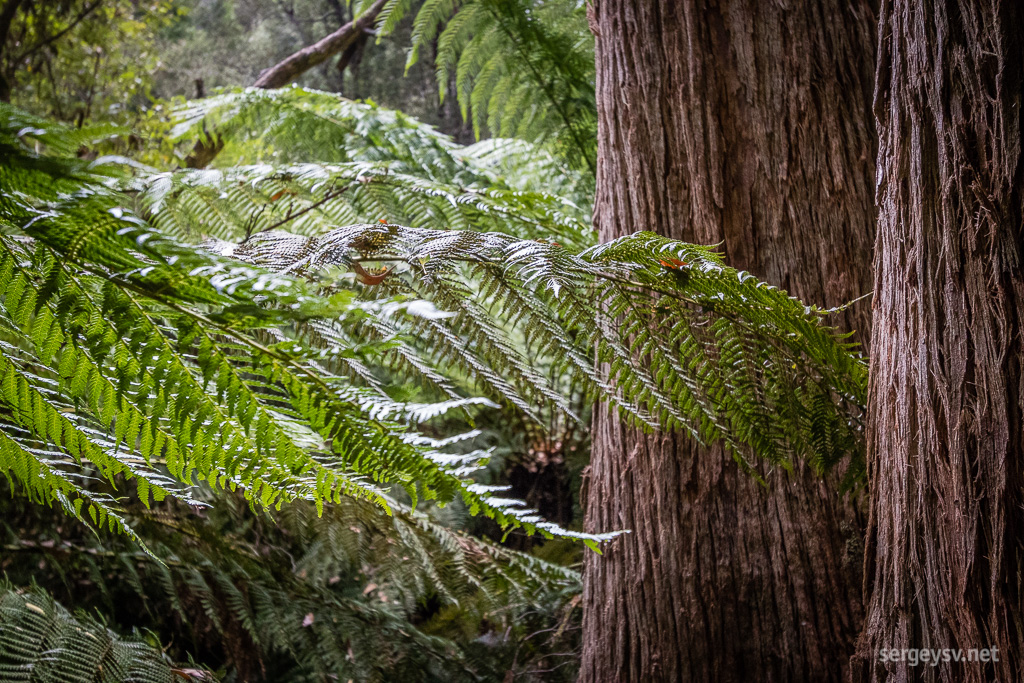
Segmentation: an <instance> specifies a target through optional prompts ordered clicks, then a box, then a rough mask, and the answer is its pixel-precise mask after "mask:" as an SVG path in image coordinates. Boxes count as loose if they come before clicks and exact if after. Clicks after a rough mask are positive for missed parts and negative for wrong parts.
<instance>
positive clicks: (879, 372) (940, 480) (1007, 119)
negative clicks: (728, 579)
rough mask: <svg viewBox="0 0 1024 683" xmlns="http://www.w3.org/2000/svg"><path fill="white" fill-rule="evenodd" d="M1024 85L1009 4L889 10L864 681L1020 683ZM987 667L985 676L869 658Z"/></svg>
mask: <svg viewBox="0 0 1024 683" xmlns="http://www.w3.org/2000/svg"><path fill="white" fill-rule="evenodd" d="M1022 69H1024V8H1022V6H1021V5H1020V3H1019V2H1015V1H1014V0H991V1H987V2H958V1H955V0H942V1H934V0H924V1H921V2H904V1H902V0H899V1H895V2H894V1H892V0H887V1H886V2H883V3H882V8H881V18H880V22H879V51H878V74H877V84H876V94H875V113H876V116H877V119H878V128H879V154H878V179H879V183H878V190H877V198H876V201H877V203H878V207H879V229H878V242H877V245H876V264H875V267H876V274H875V291H876V294H875V312H874V314H875V317H874V320H875V322H874V337H873V339H872V349H873V350H874V353H873V356H872V368H871V388H870V392H869V405H870V409H869V416H868V458H869V459H868V466H869V475H870V481H871V499H872V509H871V520H872V521H871V525H870V528H869V536H868V539H869V543H868V551H869V552H868V557H867V561H868V564H867V567H868V569H869V571H872V574H871V575H870V576H868V577H867V579H868V581H869V582H870V583H869V586H870V587H871V589H872V590H871V599H870V602H869V605H868V613H867V620H866V625H865V633H864V637H863V639H862V641H861V644H860V647H859V649H858V658H857V659H856V660H855V674H856V679H857V680H871V681H883V680H885V681H907V680H924V681H967V682H971V681H990V680H997V681H1020V680H1024V623H1022V614H1021V612H1022V608H1024V590H1022V581H1024V578H1022V567H1024V493H1022V492H1024V472H1022V468H1024V425H1022V413H1024V403H1022V401H1024V390H1022V383H1024V374H1022V365H1024V341H1022V332H1024V330H1022V320H1021V316H1022V311H1024V266H1022V258H1024V164H1022V162H1021V105H1022V98H1024V97H1022V91H1024V85H1022V81H1024V71H1022ZM989 647H996V648H998V652H997V656H998V658H999V661H998V662H990V663H987V664H986V663H982V662H973V663H966V664H965V663H957V662H954V661H940V662H939V663H938V665H937V666H932V665H931V663H930V662H929V663H928V664H926V665H918V666H916V667H912V666H910V665H909V662H908V661H899V662H896V663H892V662H887V663H883V662H881V661H880V657H879V651H880V650H882V649H885V650H891V649H894V648H895V649H898V650H903V649H907V648H931V649H935V650H942V649H946V648H949V649H951V650H954V651H955V650H962V651H963V654H964V655H965V656H966V655H967V654H968V651H969V650H970V649H972V648H979V649H980V648H989ZM900 658H901V660H902V658H903V657H902V655H901V656H900Z"/></svg>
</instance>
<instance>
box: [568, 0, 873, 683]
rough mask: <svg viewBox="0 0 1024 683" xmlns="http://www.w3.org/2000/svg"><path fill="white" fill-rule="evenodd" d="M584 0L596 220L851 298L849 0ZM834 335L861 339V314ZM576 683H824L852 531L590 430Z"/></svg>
mask: <svg viewBox="0 0 1024 683" xmlns="http://www.w3.org/2000/svg"><path fill="white" fill-rule="evenodd" d="M782 4H783V3H775V2H761V1H759V0H734V1H728V2H698V1H697V0H599V1H598V2H597V3H596V4H595V6H594V9H593V10H592V16H591V25H592V29H593V30H594V32H595V34H596V37H597V96H598V113H599V160H598V194H597V204H596V210H595V221H596V224H597V226H598V228H599V231H600V237H601V239H602V240H608V239H612V238H615V237H618V236H621V235H624V234H628V233H630V232H633V231H636V230H654V231H656V232H658V233H660V234H663V235H666V236H668V237H673V238H677V239H682V240H687V241H691V242H699V243H704V244H718V243H720V244H721V249H722V250H723V251H724V252H725V256H726V260H727V262H728V263H729V264H730V265H733V266H736V267H738V268H742V269H746V270H749V271H750V272H752V273H754V274H755V275H757V276H759V277H761V278H764V279H766V280H768V281H769V282H771V283H773V284H777V285H779V286H781V287H783V288H785V289H787V290H788V291H789V292H790V293H792V294H794V295H796V296H799V297H801V298H802V299H804V300H805V301H808V302H811V303H816V304H821V305H827V306H833V305H838V304H841V303H844V302H847V301H850V300H852V299H854V298H856V297H858V296H860V295H862V294H864V293H866V292H868V291H869V288H870V285H871V274H870V264H871V247H872V242H873V237H874V219H873V216H874V210H873V207H872V191H873V160H874V155H875V137H874V130H873V125H872V124H873V121H872V117H871V111H870V98H871V77H872V70H873V59H874V31H875V25H874V21H875V19H874V15H873V12H872V10H871V7H870V2H868V1H866V0H865V1H859V2H857V1H855V2H841V3H835V2H822V1H815V0H796V1H794V2H790V3H786V4H785V7H782V6H780V5H782ZM837 323H838V324H840V325H841V326H843V327H845V328H846V329H850V330H857V331H858V332H859V334H860V338H861V339H862V340H866V334H867V331H868V325H869V315H868V310H867V307H866V306H865V305H863V304H861V305H858V306H856V307H854V308H853V309H852V310H851V311H849V312H848V313H847V314H846V315H845V317H843V318H841V319H840V320H838V321H837ZM593 440H594V450H593V456H592V464H591V470H590V475H589V476H590V480H589V482H588V489H589V492H588V496H587V521H586V524H587V528H588V529H589V530H593V531H597V530H602V531H608V530H612V529H622V528H626V529H630V530H631V533H630V534H628V535H624V536H621V537H619V538H618V539H616V540H615V541H614V542H613V543H612V544H611V545H610V547H609V548H608V549H607V550H606V551H605V553H604V555H603V556H597V555H595V554H590V555H588V557H587V559H586V564H585V575H584V581H585V584H584V605H585V612H584V614H585V616H584V636H583V637H584V651H583V663H582V671H581V676H580V680H581V681H585V682H588V683H589V682H591V681H594V682H597V681H600V682H602V683H607V682H612V681H715V682H716V683H718V682H723V681H725V682H727V681H829V680H840V679H841V677H842V676H843V669H844V665H845V663H846V662H847V660H848V657H849V656H850V654H852V651H853V646H854V642H855V639H856V636H857V634H858V632H859V628H860V624H861V614H862V611H861V606H860V587H861V586H860V572H859V567H858V566H857V565H858V564H859V563H860V561H861V560H860V556H859V553H858V552H857V550H856V548H857V546H858V543H859V541H860V538H861V537H860V533H861V531H860V524H859V521H858V517H857V514H856V510H855V506H854V505H853V503H852V502H851V501H849V500H844V499H843V498H842V497H841V496H840V495H839V493H838V492H837V487H836V486H835V485H834V484H832V483H830V482H828V481H823V480H821V479H820V478H816V477H815V476H813V474H812V473H811V472H810V471H809V470H808V468H807V467H805V466H801V465H797V467H796V468H795V470H796V471H795V473H794V475H793V476H787V475H785V473H783V472H768V471H767V470H762V472H761V473H762V475H764V477H765V478H766V479H767V481H768V484H769V488H768V489H767V490H766V489H765V488H763V487H761V486H760V485H758V484H757V483H756V482H755V481H754V480H753V479H752V478H751V477H750V476H749V475H747V474H744V473H743V472H741V471H739V469H738V467H737V466H736V465H735V464H734V462H733V460H732V459H731V458H730V457H729V456H728V455H727V454H725V453H723V451H722V449H721V448H719V447H698V446H697V445H695V444H694V443H693V442H692V441H691V440H690V439H688V438H686V437H684V436H683V435H680V434H660V435H655V436H648V435H644V434H642V433H640V432H638V431H636V430H633V429H630V428H627V427H625V426H624V425H623V424H622V423H621V422H620V421H619V420H618V419H617V418H616V417H615V416H614V415H613V414H611V413H610V412H609V411H608V410H607V409H605V408H599V409H598V410H597V417H596V418H595V430H594V434H593Z"/></svg>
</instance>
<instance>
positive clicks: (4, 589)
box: [0, 581, 193, 683]
mask: <svg viewBox="0 0 1024 683" xmlns="http://www.w3.org/2000/svg"><path fill="white" fill-rule="evenodd" d="M0 678H2V679H3V680H5V681H12V683H13V682H14V681H67V683H121V682H122V681H139V682H140V683H176V682H180V681H182V680H193V679H192V678H191V677H190V676H188V675H187V674H184V673H181V672H176V671H175V670H174V669H173V668H172V667H171V666H170V665H168V664H167V662H165V661H164V659H163V657H162V656H161V653H160V651H159V650H157V649H154V648H152V647H150V646H148V645H146V644H144V643H140V642H135V641H131V640H126V639H123V638H121V637H119V636H118V635H117V634H115V633H113V632H112V631H110V630H109V629H107V628H106V627H104V626H103V625H102V624H99V623H97V622H96V621H94V620H92V619H89V618H88V617H86V616H84V615H79V616H77V617H76V616H72V615H71V614H70V613H69V612H68V611H67V610H65V609H64V608H63V607H62V606H60V605H58V604H57V603H56V602H54V601H53V598H51V597H50V596H49V595H47V594H46V593H45V592H43V591H42V590H39V589H33V590H27V591H18V590H15V589H14V588H13V587H12V586H11V585H10V584H9V583H7V582H6V581H4V582H0Z"/></svg>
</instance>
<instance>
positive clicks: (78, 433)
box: [0, 108, 597, 544]
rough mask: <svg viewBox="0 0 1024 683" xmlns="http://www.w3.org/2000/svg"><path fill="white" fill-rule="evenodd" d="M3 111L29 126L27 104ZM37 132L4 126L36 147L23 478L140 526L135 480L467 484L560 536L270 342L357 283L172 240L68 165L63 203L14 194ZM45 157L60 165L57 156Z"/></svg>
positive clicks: (10, 397) (457, 493)
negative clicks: (121, 502)
mask: <svg viewBox="0 0 1024 683" xmlns="http://www.w3.org/2000/svg"><path fill="white" fill-rule="evenodd" d="M6 112H13V110H9V108H5V113H6ZM6 120H7V121H9V122H13V123H17V115H16V112H15V113H9V114H7V119H6ZM33 135H35V133H34V129H33V128H32V127H29V126H16V125H11V126H8V127H7V128H5V129H3V130H0V136H3V137H4V144H5V145H6V146H7V147H8V148H10V149H13V150H16V154H13V156H24V157H27V158H28V160H29V161H17V160H15V161H13V162H11V163H8V164H7V165H6V167H5V174H4V176H5V177H7V178H9V179H10V180H7V181H5V183H6V188H11V189H12V190H15V191H14V192H10V194H9V196H12V197H14V199H13V202H12V204H11V205H10V207H5V210H4V211H3V212H2V213H0V220H2V221H3V226H4V227H5V232H7V233H8V235H5V236H3V237H2V239H0V294H2V303H0V313H2V314H0V323H2V324H3V329H2V333H3V335H4V336H5V338H6V341H7V344H6V346H4V347H3V348H2V349H0V351H2V354H0V355H2V357H0V373H2V377H0V380H2V381H0V392H2V394H0V397H2V407H3V417H4V419H5V421H6V423H7V425H8V427H7V428H5V429H4V433H3V436H4V440H3V442H2V445H3V446H4V448H3V449H2V450H0V453H2V454H3V456H4V459H3V468H2V469H3V471H4V474H5V475H7V476H8V477H9V478H11V479H12V480H13V481H15V482H16V483H17V484H18V486H19V487H22V488H23V489H24V490H26V491H27V492H28V493H30V494H31V495H35V496H36V498H37V499H38V500H40V501H41V502H46V503H51V502H54V501H59V502H60V503H61V504H63V505H64V507H65V509H67V510H68V512H70V513H71V514H73V515H74V516H76V517H78V518H79V519H83V518H84V517H85V516H86V515H87V516H89V517H91V518H92V521H93V522H94V523H95V524H96V525H98V526H110V527H111V528H118V529H121V530H122V531H126V532H129V533H130V531H129V529H128V528H127V526H126V525H125V524H124V523H123V520H122V518H121V516H120V515H119V513H118V512H117V505H116V503H115V502H114V500H113V498H112V497H111V496H110V495H109V494H110V493H111V492H112V491H114V490H117V489H118V488H119V487H125V486H128V485H129V483H130V484H131V485H133V486H135V488H136V490H137V493H138V495H139V496H140V498H141V499H142V500H143V501H144V502H146V503H148V502H149V500H150V498H151V497H152V498H154V499H157V500H159V499H161V498H163V497H165V496H167V495H178V496H184V497H187V491H188V488H189V487H191V486H193V485H194V484H195V482H196V481H197V480H200V481H202V480H205V481H207V482H209V483H210V484H212V485H214V486H216V487H219V488H231V489H235V488H241V489H242V490H244V491H245V494H246V497H247V498H249V499H250V500H251V501H252V502H253V504H254V505H260V506H262V507H264V508H269V507H279V506H280V505H281V504H282V503H283V502H287V501H289V500H294V499H305V500H310V501H313V502H315V503H316V505H317V506H318V508H322V506H323V505H324V504H325V503H326V502H331V501H334V502H337V501H339V500H340V499H341V497H342V496H344V495H349V496H356V497H360V498H364V499H367V500H372V501H375V502H376V503H378V504H380V505H382V506H385V507H386V501H385V498H384V493H385V490H386V489H387V488H388V487H391V486H400V487H402V488H403V489H404V490H405V491H406V492H407V493H408V495H409V496H411V497H412V498H413V499H414V500H415V499H416V497H417V496H419V495H422V496H425V497H427V498H431V499H433V498H437V499H439V500H441V501H442V502H443V501H448V500H451V499H453V498H456V497H458V498H461V499H462V500H464V501H465V503H466V504H467V505H468V506H470V508H471V509H473V511H474V512H480V513H484V514H487V515H489V516H494V517H495V518H496V519H497V520H498V521H499V523H501V524H505V525H526V526H527V527H528V528H530V529H537V528H540V529H541V530H542V531H544V532H545V533H548V534H550V533H563V531H562V530H559V529H558V528H557V527H555V526H554V525H549V524H547V523H543V522H540V520H536V519H535V518H533V517H531V516H530V515H529V514H527V513H525V512H524V511H523V510H522V509H521V508H520V507H519V504H518V501H506V500H504V499H500V498H497V497H495V496H493V495H491V493H490V492H488V491H486V490H483V489H481V488H480V487H478V486H477V485H476V484H474V483H473V482H472V480H469V479H467V478H465V477H464V476H463V474H462V472H461V471H459V470H458V468H455V469H453V468H451V467H449V466H448V465H446V464H445V463H444V462H442V461H441V460H440V459H439V458H437V457H433V453H432V452H431V451H430V449H428V448H426V447H424V446H422V445H421V444H419V443H418V442H417V439H416V438H415V435H414V434H410V432H409V431H408V430H409V425H408V424H403V423H401V422H397V421H394V420H392V419H384V418H381V417H373V416H372V415H371V414H370V413H371V412H372V404H370V403H368V402H367V401H366V400H365V398H366V397H365V396H364V395H362V394H360V393H359V392H358V391H354V390H351V389H349V388H348V385H347V383H346V381H345V380H344V379H343V378H336V377H332V376H330V375H324V374H322V373H320V372H318V368H317V366H316V365H315V364H316V363H317V362H319V361H321V360H323V359H324V358H325V357H328V356H330V355H331V354H332V353H333V352H331V351H325V350H324V349H316V348H309V347H306V346H304V345H303V344H302V343H301V341H300V340H298V339H286V340H284V341H279V342H277V343H266V342H265V339H264V337H265V334H266V331H267V330H274V331H281V330H285V331H287V330H288V329H289V326H291V325H294V324H296V323H298V322H302V321H309V320H313V319H316V318H323V319H332V320H339V321H344V320H345V319H346V317H348V316H350V315H353V316H358V315H361V314H362V313H361V309H360V307H359V305H357V304H353V303H352V296H351V294H339V295H335V296H330V297H324V296H321V295H319V294H318V293H317V292H315V291H314V290H313V289H312V288H310V287H308V286H307V285H306V284H305V283H304V282H303V281H302V280H301V279H296V278H292V277H285V276H281V275H277V274H274V273H272V272H270V271H268V270H264V269H261V268H258V267H253V266H250V265H248V264H244V263H241V262H239V261H237V260H227V259H224V258H222V257H219V256H216V255H213V254H210V253H208V252H206V251H204V250H199V249H195V248H194V247H190V246H186V245H184V244H181V243H178V242H175V241H174V240H172V239H170V238H168V237H167V236H165V235H164V234H162V233H160V232H159V231H158V230H155V229H154V228H153V227H152V226H151V225H149V224H148V223H147V222H146V221H144V220H142V219H141V218H139V217H138V216H136V215H134V214H133V213H132V212H131V211H130V210H129V208H127V207H128V206H129V204H130V203H131V202H130V200H129V198H128V197H126V196H125V195H123V194H121V193H120V192H118V191H116V190H112V189H109V188H108V187H106V186H105V185H103V184H100V183H99V182H96V180H94V179H92V178H88V177H80V176H81V174H82V171H81V169H79V168H78V167H77V164H76V162H74V161H72V162H70V165H74V166H75V172H76V173H78V174H79V179H78V181H77V182H78V187H77V189H75V190H74V191H73V192H62V193H60V195H59V196H58V197H57V198H56V200H53V201H51V200H49V199H48V198H46V197H34V196H32V195H31V194H28V193H26V192H24V191H23V190H21V189H17V188H19V187H20V186H19V185H18V181H19V180H20V178H21V177H22V175H23V173H21V172H20V171H19V169H23V168H28V167H30V166H31V163H29V162H30V160H31V159H33V158H37V157H38V158H44V157H43V155H39V154H37V153H36V152H34V151H32V150H31V149H28V148H26V146H25V145H24V140H25V138H26V137H31V136H33ZM45 158H47V159H48V164H49V167H53V168H58V169H59V167H60V162H61V158H60V157H58V156H49V157H45ZM5 161H8V160H7V159H5ZM60 177H61V178H65V177H69V176H67V174H64V175H61V176H60ZM26 237H27V238H30V239H26ZM343 351H346V350H339V352H338V353H341V352H343ZM83 474H88V475H91V476H92V477H94V478H96V479H98V480H100V481H101V482H103V484H104V486H106V487H107V488H109V489H110V491H109V492H108V495H106V496H100V495H99V494H94V493H93V492H92V489H90V488H88V487H86V486H85V485H83V484H82V483H81V481H79V480H78V479H79V478H80V477H81V476H82V475H83ZM171 484H173V486H172V485H171ZM491 500H493V501H494V502H495V504H493V505H492V504H491V503H490V502H489V501H491ZM83 510H84V511H85V514H83ZM538 524H539V526H538ZM564 533H567V534H570V535H572V536H574V537H579V536H580V534H576V533H575V532H564ZM595 540H597V539H596V537H592V538H590V537H588V538H587V542H588V543H591V544H593V543H594V542H595Z"/></svg>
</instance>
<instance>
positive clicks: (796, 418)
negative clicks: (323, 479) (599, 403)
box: [232, 224, 866, 470]
mask: <svg viewBox="0 0 1024 683" xmlns="http://www.w3.org/2000/svg"><path fill="white" fill-rule="evenodd" d="M232 253H233V256H235V257H236V258H240V259H244V260H248V261H251V262H253V263H257V264H262V265H265V266H267V267H270V268H273V269H278V270H286V271H288V272H291V273H296V274H302V275H305V276H307V277H310V278H313V279H315V280H316V281H318V282H319V283H320V284H321V286H326V287H349V286H351V284H352V283H351V281H350V280H348V279H347V278H348V277H351V274H349V273H347V272H346V271H347V270H348V271H351V270H353V269H354V270H356V271H357V272H360V271H365V270H366V267H365V266H364V265H363V264H367V265H368V264H369V263H371V262H376V263H380V264H387V265H389V266H390V267H391V268H392V269H393V270H391V271H389V274H388V275H387V276H384V277H382V279H381V281H380V282H379V283H375V284H374V285H373V286H367V287H364V288H363V289H362V292H363V294H364V296H366V297H373V298H375V297H376V296H381V297H385V298H388V297H392V296H395V295H404V296H406V297H410V298H414V299H417V300H419V299H423V300H427V301H431V302H433V304H434V305H435V307H436V308H437V309H439V310H441V311H446V312H448V313H450V314H452V315H449V316H443V317H430V318H426V319H423V318H419V319H415V320H412V321H411V323H410V324H406V323H405V322H404V321H395V320H393V319H391V318H388V317H386V316H380V315H378V316H371V318H370V320H369V321H367V322H364V323H362V329H361V331H353V332H350V333H351V334H354V335H355V336H360V335H365V336H373V335H374V334H381V331H380V330H381V328H384V329H385V330H387V331H388V332H389V333H392V334H394V333H397V334H401V335H402V336H403V337H404V338H406V339H410V340H415V342H410V344H411V346H405V347H403V349H402V352H401V353H397V352H392V355H391V357H392V358H393V360H394V361H395V363H396V364H397V366H399V367H405V366H407V365H408V358H409V356H415V357H417V358H418V359H419V362H420V365H421V366H422V367H427V368H433V369H435V374H437V375H439V376H450V375H451V374H452V373H453V372H461V373H464V375H466V376H468V377H469V378H470V379H471V380H473V381H474V382H475V383H476V386H478V387H480V389H482V390H484V391H485V392H487V393H488V395H490V396H491V397H492V398H495V399H497V400H502V401H506V402H509V403H511V404H513V405H515V406H518V407H519V408H520V409H522V410H524V411H526V412H529V411H530V410H531V407H532V406H536V405H537V404H543V403H549V404H552V405H554V406H556V407H559V406H560V407H562V408H563V409H564V408H565V406H564V399H563V398H562V396H561V394H560V393H559V391H558V390H557V389H556V388H555V387H553V386H551V385H550V383H549V382H548V381H547V380H546V379H545V378H544V377H543V376H541V375H540V374H539V373H537V372H536V370H535V369H534V367H533V362H532V361H531V359H530V358H529V357H528V356H527V355H526V351H525V349H535V350H537V351H538V352H539V353H542V354H544V355H546V356H547V357H549V358H552V359H554V362H556V363H558V364H559V365H560V366H561V367H562V368H564V372H565V373H568V374H569V375H570V376H573V377H574V378H575V379H576V380H578V381H580V382H582V383H584V384H585V385H586V386H589V387H590V389H591V392H592V396H594V397H595V398H598V397H600V398H604V399H606V400H610V401H612V402H614V403H616V404H617V405H618V406H619V407H620V408H621V409H622V411H623V412H624V413H625V414H626V416H627V417H629V418H630V419H632V420H633V421H634V422H636V423H638V424H642V425H645V426H646V427H648V428H654V427H657V428H679V429H684V430H687V431H689V432H691V433H693V434H694V435H695V436H697V437H698V438H701V439H705V440H717V439H722V440H724V441H725V442H726V443H727V444H728V445H729V446H730V449H731V450H732V451H733V453H734V455H736V457H737V458H739V459H740V460H741V461H744V462H745V461H746V460H745V459H746V458H747V456H748V455H751V454H753V455H756V456H758V457H762V458H766V459H767V460H768V461H769V462H771V463H773V464H779V465H782V466H787V467H788V466H789V464H790V463H791V462H792V460H793V458H806V459H808V460H809V461H810V462H812V464H814V465H815V466H816V467H817V469H819V470H824V469H827V468H828V467H830V466H832V465H833V464H835V463H837V462H840V461H842V460H843V459H844V458H847V457H850V456H852V460H853V462H854V467H855V468H856V467H859V463H860V461H861V453H862V448H863V445H862V424H861V419H862V412H863V405H864V396H865V389H866V365H865V362H864V359H863V358H862V357H861V356H860V355H859V354H857V353H856V352H855V351H854V349H853V347H852V345H850V344H848V343H847V342H845V341H844V338H843V336H842V335H839V334H837V333H835V332H834V331H833V330H832V329H831V328H829V327H828V326H827V323H826V315H827V312H825V311H819V310H816V309H814V308H811V307H807V306H806V305H805V304H803V303H802V302H800V301H798V300H796V299H793V298H791V297H789V296H788V295H787V294H786V293H785V292H783V291H780V290H778V289H776V288H774V287H771V286H768V285H766V284H765V283H762V282H759V281H758V280H757V279H756V278H754V277H752V276H751V275H749V274H747V273H744V272H738V271H736V270H734V269H731V268H728V267H727V266H725V265H724V264H723V263H722V261H721V259H720V257H719V256H718V255H717V254H716V253H715V252H714V251H713V250H712V249H709V248H706V247H699V246H695V245H690V244H685V243H681V242H677V241H674V240H669V239H666V238H662V237H659V236H657V235H655V234H654V233H651V232H641V233H637V234H635V235H631V236H629V237H624V238H621V239H619V240H616V241H614V242H611V243H608V244H603V245H600V246H597V247H592V248H588V249H586V250H582V251H581V250H572V249H569V248H566V247H563V246H561V245H558V244H554V243H551V242H547V241H543V240H522V239H519V238H516V237H513V236H510V235H507V234H499V233H476V232H471V231H455V230H447V231H446V230H426V229H420V228H406V227H403V226H399V225H379V224H378V225H370V224H362V225H352V226H347V227H344V228H339V229H337V230H334V231H333V232H330V233H327V234H325V235H322V236H320V237H304V236H299V235H291V234H288V233H282V232H272V233H265V234H260V235H256V236H254V237H253V238H251V239H250V240H248V241H247V242H245V243H243V244H241V245H239V246H238V247H237V248H234V249H233V252H232ZM339 269H340V270H339ZM367 310H371V309H367ZM381 310H383V309H381ZM595 350H596V356H595V355H594V352H595ZM595 360H596V361H597V362H598V363H599V364H600V369H598V368H596V367H595ZM413 374H415V373H413Z"/></svg>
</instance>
